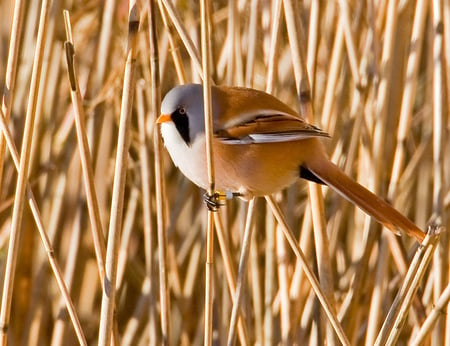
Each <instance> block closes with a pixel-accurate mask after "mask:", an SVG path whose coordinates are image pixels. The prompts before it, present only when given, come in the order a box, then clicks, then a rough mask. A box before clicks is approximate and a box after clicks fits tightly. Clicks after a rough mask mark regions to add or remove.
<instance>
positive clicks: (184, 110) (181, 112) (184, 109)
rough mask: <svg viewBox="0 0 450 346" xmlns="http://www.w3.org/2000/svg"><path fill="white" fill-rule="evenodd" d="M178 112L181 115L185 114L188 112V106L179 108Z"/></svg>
mask: <svg viewBox="0 0 450 346" xmlns="http://www.w3.org/2000/svg"><path fill="white" fill-rule="evenodd" d="M178 113H179V114H181V115H185V114H186V108H184V107H180V108H178Z"/></svg>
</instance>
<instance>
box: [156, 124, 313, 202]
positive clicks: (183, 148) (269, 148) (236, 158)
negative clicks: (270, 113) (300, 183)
mask: <svg viewBox="0 0 450 346" xmlns="http://www.w3.org/2000/svg"><path fill="white" fill-rule="evenodd" d="M162 134H163V137H164V142H165V145H166V148H167V150H168V151H169V154H170V156H171V158H172V161H173V162H174V164H175V165H176V166H178V168H179V169H180V170H181V172H182V173H183V174H184V175H185V176H186V177H187V178H188V179H189V180H191V181H192V182H193V183H194V184H196V185H198V186H200V187H202V188H204V189H207V188H208V174H207V167H206V149H205V139H204V137H203V138H199V137H197V138H196V139H195V141H194V143H193V144H192V145H191V146H188V145H186V143H185V142H184V141H183V140H182V139H181V138H180V137H179V136H177V137H176V138H169V137H170V136H171V133H170V132H169V131H167V132H164V131H163V129H162ZM308 141H310V140H302V143H301V145H299V143H298V142H284V143H267V144H242V145H241V144H224V143H222V142H220V141H219V140H218V139H214V140H213V149H214V166H215V185H216V189H217V190H218V191H223V192H226V191H231V192H240V193H242V194H243V195H244V196H245V197H247V198H248V197H252V196H263V195H268V194H272V193H274V192H277V191H279V190H281V189H283V188H285V187H287V186H289V185H291V184H292V183H293V182H294V181H295V180H296V179H297V178H298V177H299V167H300V165H301V164H302V163H303V162H304V160H305V158H306V157H307V155H308V153H309V152H312V150H306V151H305V150H304V148H305V144H306V143H305V142H308ZM315 143H316V141H315V140H314V141H311V145H312V146H314V145H315ZM306 147H308V146H306Z"/></svg>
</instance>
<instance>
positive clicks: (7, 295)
mask: <svg viewBox="0 0 450 346" xmlns="http://www.w3.org/2000/svg"><path fill="white" fill-rule="evenodd" d="M49 7H50V4H49V3H48V2H44V3H43V4H42V7H41V16H40V23H39V31H38V39H37V45H36V52H35V58H34V64H33V74H32V81H31V87H30V96H29V103H28V107H27V116H26V123H25V129H24V140H23V143H22V150H21V160H20V163H19V162H18V161H19V159H18V155H17V151H16V149H15V146H14V142H13V141H12V139H11V135H10V134H9V132H8V129H7V125H6V123H5V121H6V119H5V117H4V115H3V114H0V117H1V120H2V127H3V135H4V138H5V139H6V142H7V143H8V144H9V146H10V150H11V153H12V155H13V157H14V158H15V164H16V167H17V170H18V172H19V177H18V183H17V188H16V196H15V203H14V210H13V217H12V224H11V227H12V228H11V231H10V232H11V234H10V243H9V245H10V246H9V249H8V260H7V262H6V268H5V277H4V283H3V284H4V288H3V295H2V308H1V312H0V325H1V326H2V327H1V331H0V338H1V340H0V343H1V344H4V345H6V344H7V334H6V331H7V330H8V324H9V320H10V311H11V299H12V293H13V292H12V291H13V282H14V275H15V271H16V262H17V252H18V245H19V238H20V231H21V230H20V228H21V225H20V223H21V218H22V215H23V207H24V205H23V204H24V199H25V192H26V191H25V190H27V188H28V199H29V202H30V207H31V210H32V213H33V215H34V216H35V220H36V222H37V225H38V230H39V232H40V235H41V238H42V240H43V243H44V247H45V249H46V251H47V254H48V255H49V261H50V265H51V267H52V269H53V270H54V272H55V277H56V279H57V282H58V285H59V287H60V289H61V291H62V295H63V297H64V300H65V302H66V306H67V307H68V310H69V314H70V317H71V319H72V322H73V324H74V328H75V331H76V334H77V337H78V339H79V342H80V344H86V340H85V337H84V334H83V331H82V330H81V326H80V323H79V321H78V317H77V315H76V313H75V310H74V307H73V304H72V302H71V299H70V297H69V294H68V291H67V288H66V285H65V283H64V280H63V279H62V276H61V272H60V269H59V266H58V264H57V262H56V260H55V258H54V255H53V249H52V247H51V244H50V241H49V239H48V236H47V234H46V232H45V230H44V228H43V225H42V223H41V222H40V220H41V219H40V216H39V210H38V208H37V205H36V202H35V199H34V196H33V194H32V192H31V190H30V189H29V187H28V186H27V177H28V169H29V156H30V150H31V138H32V135H33V130H34V120H35V119H34V118H35V113H36V102H37V94H38V85H39V79H40V74H41V64H42V58H43V48H44V46H45V36H46V35H45V34H46V24H47V16H48V11H49Z"/></svg>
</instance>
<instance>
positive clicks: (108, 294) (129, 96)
mask: <svg viewBox="0 0 450 346" xmlns="http://www.w3.org/2000/svg"><path fill="white" fill-rule="evenodd" d="M128 14H129V17H128V30H129V32H128V46H127V63H126V68H125V72H124V89H123V96H122V105H121V114H120V124H119V134H118V139H117V155H116V162H115V169H114V184H113V194H112V202H111V218H110V223H109V231H108V242H107V249H106V262H105V263H106V265H105V269H106V275H105V279H104V281H103V295H102V308H101V318H100V327H99V338H98V344H99V345H102V346H106V345H110V343H111V334H112V330H113V323H114V309H115V306H116V305H115V293H116V279H117V259H118V252H119V244H120V235H121V229H122V213H123V200H124V193H125V178H126V170H127V156H128V148H129V146H130V136H131V133H130V124H131V110H132V104H133V96H134V89H135V84H136V81H135V70H136V61H135V60H136V54H137V52H136V45H137V33H138V29H139V12H138V8H137V3H136V2H135V1H130V4H129V12H128Z"/></svg>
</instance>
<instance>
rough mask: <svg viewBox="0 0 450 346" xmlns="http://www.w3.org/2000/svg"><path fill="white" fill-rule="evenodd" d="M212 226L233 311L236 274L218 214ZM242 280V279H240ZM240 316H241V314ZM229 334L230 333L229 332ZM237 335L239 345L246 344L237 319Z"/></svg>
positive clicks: (242, 326) (241, 321)
mask: <svg viewBox="0 0 450 346" xmlns="http://www.w3.org/2000/svg"><path fill="white" fill-rule="evenodd" d="M214 216H215V217H214V221H215V222H214V224H215V229H216V234H217V240H218V242H219V247H220V252H221V253H222V258H223V262H224V266H225V273H226V277H227V282H228V288H229V292H230V295H231V298H232V301H233V309H234V305H235V304H236V295H237V293H236V274H235V270H234V267H233V261H232V255H231V251H230V248H229V246H228V244H227V241H226V236H225V233H226V232H225V228H224V226H223V222H222V217H221V214H220V213H216V214H215V215H214ZM241 280H242V278H241ZM241 316H242V314H241ZM231 326H232V322H230V327H229V328H230V329H229V330H231ZM229 333H230V332H229ZM238 333H239V340H240V342H241V344H243V345H244V344H248V336H247V335H248V332H247V329H246V325H245V323H244V321H243V319H242V318H240V319H239V321H238Z"/></svg>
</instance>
